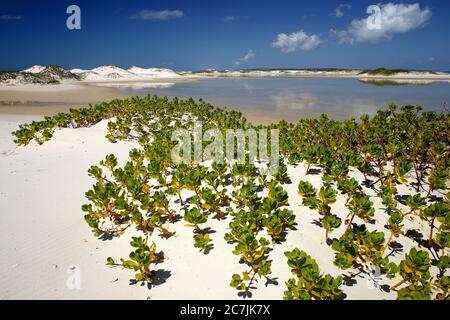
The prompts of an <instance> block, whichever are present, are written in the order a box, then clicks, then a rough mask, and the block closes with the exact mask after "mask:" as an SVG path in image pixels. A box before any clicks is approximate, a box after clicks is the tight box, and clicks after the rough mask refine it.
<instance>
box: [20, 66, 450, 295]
mask: <svg viewBox="0 0 450 320" xmlns="http://www.w3.org/2000/svg"><path fill="white" fill-rule="evenodd" d="M383 72H384V71H383ZM102 120H106V121H108V125H107V132H106V138H107V139H108V140H109V141H111V142H112V143H116V142H118V141H121V140H133V141H136V142H137V143H138V145H139V147H136V148H135V149H133V150H131V151H130V153H129V158H128V160H127V161H126V163H125V164H124V165H123V166H120V165H119V164H118V159H117V157H116V156H115V155H113V154H111V155H107V156H106V157H105V158H104V159H103V160H102V161H100V163H99V164H98V165H93V166H92V167H91V168H90V169H89V171H88V174H89V176H91V177H92V178H93V179H94V185H93V186H92V188H91V189H90V190H88V191H87V192H86V199H87V203H86V204H84V205H83V207H82V211H83V212H84V218H85V220H86V223H87V224H88V225H89V227H90V228H91V229H92V231H93V234H94V236H96V237H99V238H102V239H111V238H114V237H121V236H123V235H124V233H125V232H126V231H130V232H132V233H133V234H135V235H137V236H136V237H133V238H132V242H131V246H132V248H133V249H132V250H133V251H132V252H131V253H130V254H129V259H128V260H126V259H120V261H116V260H114V259H113V258H108V259H107V264H108V265H110V266H112V267H118V266H121V267H123V268H126V269H132V270H134V271H135V272H136V273H135V280H136V281H142V282H144V283H147V284H148V285H150V286H151V284H152V275H153V273H154V272H153V270H152V269H151V267H150V266H151V265H152V264H155V263H159V262H161V261H163V260H164V257H165V256H164V253H163V252H157V251H156V246H155V245H154V244H149V240H150V239H151V238H152V237H154V236H155V234H156V235H160V236H162V237H164V238H166V239H167V241H174V240H175V239H173V236H174V235H175V233H174V231H173V225H174V224H177V223H186V224H187V227H189V228H192V230H193V240H194V241H193V245H194V246H195V248H197V249H198V250H199V254H207V253H208V252H209V251H210V250H215V249H214V243H213V242H212V240H211V238H210V236H209V235H210V233H211V232H212V231H213V230H211V229H210V227H209V226H210V224H208V223H209V222H210V221H211V220H217V221H222V223H226V224H227V225H228V229H227V232H226V234H225V236H224V240H225V241H226V242H227V243H228V244H229V245H230V250H232V253H233V254H234V255H236V256H237V257H238V259H239V262H240V263H241V267H242V272H240V273H238V274H232V275H231V274H230V275H223V276H228V277H229V279H230V286H231V287H233V288H236V290H237V291H239V294H243V295H244V296H246V297H251V295H252V294H251V292H252V291H253V290H256V287H255V283H256V282H257V281H260V280H261V279H265V280H266V283H268V284H269V285H270V283H273V279H272V278H271V277H272V271H273V270H272V268H271V266H272V265H271V264H272V259H271V257H270V255H271V253H272V251H273V249H274V248H275V247H282V246H283V242H284V241H285V240H286V238H287V237H288V236H289V233H290V232H291V231H292V230H296V229H297V227H298V224H297V222H296V221H299V220H301V219H302V216H301V215H298V216H297V215H296V214H294V210H293V208H294V207H296V206H297V207H298V206H300V212H305V211H306V210H312V212H313V213H314V214H315V215H317V219H318V220H317V224H318V228H322V229H323V230H324V233H325V237H324V238H325V242H326V246H329V248H330V249H331V250H332V251H333V252H334V261H333V263H334V265H335V266H336V267H337V268H339V269H341V270H352V271H355V272H359V273H367V272H368V271H366V270H368V269H369V270H375V269H376V270H379V272H380V274H381V276H382V281H386V282H387V281H390V279H397V280H396V281H397V282H396V283H394V285H392V286H390V288H389V286H388V289H387V290H388V291H395V292H397V298H398V299H437V300H448V299H450V280H449V273H448V270H449V262H450V258H449V247H450V192H449V188H448V186H449V184H448V183H449V164H450V157H449V155H450V153H449V151H450V150H449V148H450V143H449V142H450V141H449V139H450V138H449V137H450V134H449V133H450V132H449V131H450V115H449V114H447V113H443V114H437V113H435V112H422V110H421V108H420V107H419V106H415V105H407V106H403V107H401V108H398V107H397V106H395V105H391V106H389V107H388V108H387V109H385V110H380V111H378V112H377V113H376V115H374V116H373V117H369V116H368V115H363V116H362V117H361V118H360V119H358V120H357V119H349V120H346V121H336V120H332V119H330V118H329V117H328V116H327V115H322V116H320V118H318V119H302V120H300V121H298V122H297V123H288V122H286V121H280V122H278V123H273V124H270V125H267V126H262V125H259V126H255V125H253V124H251V123H249V122H248V121H247V120H246V119H245V118H244V117H243V116H242V114H241V113H239V112H237V111H229V110H225V109H220V108H216V107H214V106H212V105H210V104H208V103H206V102H204V101H203V100H200V101H194V100H193V99H188V100H180V99H177V98H175V99H172V100H169V99H168V98H166V97H157V96H147V97H144V98H138V97H135V98H128V99H125V100H114V101H112V102H110V103H101V104H98V105H95V106H89V107H87V108H82V109H72V110H70V112H68V113H59V114H57V115H55V116H52V117H46V118H45V119H44V120H43V121H34V122H31V123H28V124H23V125H21V126H20V127H19V128H18V130H16V131H15V132H13V135H14V137H15V143H16V144H17V145H20V146H25V145H27V144H29V143H31V142H32V141H35V142H36V143H38V144H43V143H45V142H46V141H48V140H50V139H51V138H52V137H53V135H54V134H55V131H56V130H57V129H58V128H79V127H89V126H92V125H94V124H96V123H98V122H100V121H102ZM196 121H201V122H202V123H203V128H202V130H203V131H206V130H208V129H211V128H217V129H219V130H220V131H221V132H222V133H223V134H225V130H226V129H247V128H255V129H261V128H264V129H278V130H279V133H280V135H279V143H280V146H279V147H280V148H279V149H280V156H281V161H280V166H279V169H278V171H277V172H276V173H275V174H273V175H271V174H268V173H267V170H264V169H265V166H266V164H265V163H262V162H258V161H255V162H250V163H246V164H238V163H234V162H233V161H229V160H227V161H225V162H224V163H219V162H215V161H213V162H205V163H200V164H199V163H195V162H192V163H190V164H178V165H177V164H175V163H174V162H173V160H172V158H171V150H172V149H173V147H174V146H175V142H174V141H173V140H172V139H171V137H172V133H173V132H174V130H176V129H180V128H182V129H186V130H192V128H193V125H194V123H195V122H196ZM303 164H304V166H305V167H306V171H305V174H306V178H305V179H303V180H301V181H299V183H298V185H297V186H296V188H297V189H296V190H298V195H297V197H296V198H294V199H292V197H289V195H288V192H287V191H286V188H287V186H289V185H290V184H292V183H293V180H294V179H293V177H291V176H290V175H289V173H288V172H289V170H287V166H288V165H289V166H290V167H291V168H295V170H303V167H302V166H301V165H303ZM318 174H320V177H321V179H320V185H317V184H316V185H314V184H313V179H309V178H312V177H314V176H316V175H318ZM355 176H357V177H361V178H360V179H357V178H355ZM407 188H412V190H413V191H412V193H411V194H406V191H405V190H407ZM369 192H371V193H373V192H374V193H375V194H376V196H374V197H371V196H369ZM338 199H344V200H343V203H344V205H343V207H342V208H341V209H340V210H336V207H335V206H334V205H335V204H336V202H337V200H338ZM375 201H378V202H379V203H381V204H382V205H381V207H379V206H376V205H375ZM376 220H377V221H384V220H386V221H387V222H386V224H385V225H384V226H381V227H380V225H379V224H378V225H377V228H379V229H375V228H374V224H375V221H376ZM421 225H422V226H424V227H425V228H426V230H427V231H428V232H427V233H426V234H420V233H419V234H418V232H417V229H418V228H419V227H420V226H421ZM299 232H301V229H300V230H299ZM318 232H321V231H320V229H318ZM322 232H323V231H322ZM403 240H407V241H408V242H409V243H413V245H412V247H411V248H410V249H409V250H408V249H406V247H404V246H402V245H401V243H402V242H403ZM296 246H297V247H300V248H301V247H302V244H301V243H298V244H297V245H296ZM314 254H316V253H315V252H309V253H307V252H304V251H301V250H300V249H293V250H291V251H286V252H285V256H286V263H287V265H288V266H289V267H290V268H291V270H292V274H293V275H294V278H291V279H289V280H288V281H287V282H286V284H285V285H286V291H285V292H284V298H285V299H327V300H328V299H344V298H345V287H346V285H347V284H346V282H345V281H344V279H343V277H342V276H341V275H337V276H335V277H334V276H332V275H330V274H323V273H322V272H321V271H320V269H322V268H320V266H319V265H318V263H317V262H316V260H315V259H314ZM398 256H401V257H402V258H399V259H400V261H399V262H395V261H396V260H395V259H393V257H398ZM342 272H343V271H342ZM218 276H219V275H218ZM367 276H369V274H367ZM275 277H276V276H275ZM389 283H391V282H389ZM280 298H282V297H280Z"/></svg>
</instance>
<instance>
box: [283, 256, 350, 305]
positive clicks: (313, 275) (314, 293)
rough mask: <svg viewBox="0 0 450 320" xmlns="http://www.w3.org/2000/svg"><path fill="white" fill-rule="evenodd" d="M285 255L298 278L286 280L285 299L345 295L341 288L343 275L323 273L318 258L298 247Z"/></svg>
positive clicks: (318, 298)
mask: <svg viewBox="0 0 450 320" xmlns="http://www.w3.org/2000/svg"><path fill="white" fill-rule="evenodd" d="M284 255H285V256H286V257H287V259H288V262H287V263H288V265H289V267H291V269H292V273H293V274H294V275H295V276H296V278H297V279H294V278H291V279H289V280H288V281H287V282H286V286H287V290H286V291H285V292H284V299H285V300H312V299H315V300H338V299H342V298H343V297H344V293H343V292H342V290H341V289H340V286H341V285H342V280H343V279H342V277H340V276H339V277H337V278H333V277H332V276H330V275H329V274H326V275H323V274H321V273H320V270H319V266H318V265H317V262H316V260H314V259H313V258H311V257H310V256H309V255H308V254H307V253H306V252H304V251H300V250H299V249H297V248H296V249H294V250H292V251H286V252H285V253H284Z"/></svg>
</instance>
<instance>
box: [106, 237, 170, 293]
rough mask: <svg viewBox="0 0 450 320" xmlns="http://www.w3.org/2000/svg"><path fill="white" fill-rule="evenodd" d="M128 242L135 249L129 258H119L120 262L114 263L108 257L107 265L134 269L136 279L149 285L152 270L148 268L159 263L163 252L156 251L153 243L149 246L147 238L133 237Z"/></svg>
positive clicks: (152, 274)
mask: <svg viewBox="0 0 450 320" xmlns="http://www.w3.org/2000/svg"><path fill="white" fill-rule="evenodd" d="M130 244H131V246H132V247H133V248H135V250H134V251H132V252H131V253H130V255H129V258H130V259H129V260H125V259H123V258H121V259H120V263H116V262H115V261H114V259H113V258H111V257H108V259H107V265H109V266H111V267H118V266H120V267H123V268H125V269H130V270H134V271H135V272H136V273H135V275H134V277H135V280H136V281H138V282H143V283H145V284H147V285H151V284H152V281H153V276H154V270H151V269H150V265H151V264H156V263H160V262H161V261H162V260H163V259H164V254H163V253H162V252H156V245H155V243H152V244H151V245H150V246H149V245H148V244H147V238H145V239H144V238H142V237H133V239H132V240H131V242H130Z"/></svg>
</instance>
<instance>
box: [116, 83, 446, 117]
mask: <svg viewBox="0 0 450 320" xmlns="http://www.w3.org/2000/svg"><path fill="white" fill-rule="evenodd" d="M380 84H383V85H380ZM147 85H149V86H151V84H147ZM116 88H117V87H116ZM117 89H118V90H120V91H122V92H123V93H125V94H127V95H140V96H143V95H146V94H148V93H154V94H158V95H164V96H168V97H180V98H188V97H193V98H195V99H199V98H203V99H204V100H205V101H207V102H210V103H213V104H215V105H217V106H222V107H229V108H233V109H238V110H240V111H242V112H243V114H244V115H245V116H247V117H248V118H249V119H250V120H252V121H256V122H268V121H275V120H280V119H285V120H288V121H296V120H298V119H299V118H303V117H318V116H319V115H320V114H321V113H326V114H328V115H329V116H330V117H332V118H334V119H348V118H351V117H355V118H359V117H360V116H361V115H362V114H369V115H372V114H374V113H375V112H376V111H377V110H379V109H383V108H385V107H387V106H388V105H389V104H391V103H394V104H398V105H406V104H418V105H422V106H423V109H424V110H427V111H431V110H434V111H439V112H440V111H443V110H444V105H445V104H448V103H450V84H449V83H446V82H435V83H432V84H427V85H424V84H406V85H386V82H381V83H378V85H374V84H372V83H363V82H361V81H359V80H358V79H349V78H293V77H277V78H219V79H204V80H198V81H192V82H182V83H172V84H165V85H164V86H158V87H156V88H152V87H146V85H145V84H142V85H140V86H137V85H133V86H130V85H128V86H126V85H124V86H120V87H118V88H117Z"/></svg>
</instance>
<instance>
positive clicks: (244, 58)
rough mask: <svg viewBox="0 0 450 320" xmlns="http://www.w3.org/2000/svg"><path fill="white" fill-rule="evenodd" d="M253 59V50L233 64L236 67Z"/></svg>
mask: <svg viewBox="0 0 450 320" xmlns="http://www.w3.org/2000/svg"><path fill="white" fill-rule="evenodd" d="M254 57H255V53H254V52H253V50H248V51H247V53H246V54H245V56H243V57H242V58H239V59H237V60H236V62H235V63H234V64H235V65H237V66H238V65H240V64H241V63H242V62H245V61H248V60H250V59H253V58H254Z"/></svg>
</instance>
